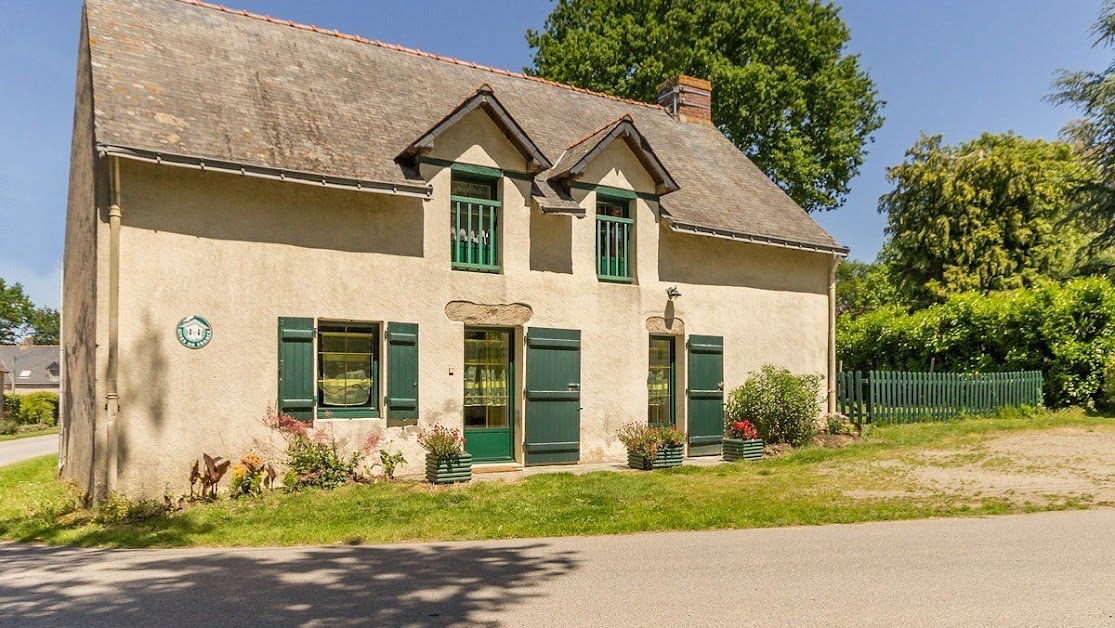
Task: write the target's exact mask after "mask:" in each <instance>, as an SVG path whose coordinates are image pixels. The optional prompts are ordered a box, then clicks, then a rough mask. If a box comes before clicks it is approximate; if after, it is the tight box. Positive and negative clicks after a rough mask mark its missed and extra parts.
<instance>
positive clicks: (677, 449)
mask: <svg viewBox="0 0 1115 628" xmlns="http://www.w3.org/2000/svg"><path fill="white" fill-rule="evenodd" d="M683 449H684V447H683V446H682V445H673V446H671V447H663V448H661V449H659V450H658V455H657V456H655V457H654V458H653V459H652V458H647V457H646V456H644V455H642V454H637V453H635V452H633V451H629V452H627V466H629V467H631V468H632V469H642V470H643V471H650V470H651V469H668V468H670V467H680V466H681V460H682V450H683Z"/></svg>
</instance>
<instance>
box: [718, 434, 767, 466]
mask: <svg viewBox="0 0 1115 628" xmlns="http://www.w3.org/2000/svg"><path fill="white" fill-rule="evenodd" d="M762 457H763V439H761V438H753V439H751V440H743V439H742V438H725V439H724V459H725V460H727V461H728V462H735V461H736V460H760V459H762Z"/></svg>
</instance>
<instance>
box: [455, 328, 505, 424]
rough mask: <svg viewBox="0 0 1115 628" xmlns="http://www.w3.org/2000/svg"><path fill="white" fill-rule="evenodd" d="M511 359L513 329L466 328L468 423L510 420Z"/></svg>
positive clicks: (465, 382)
mask: <svg viewBox="0 0 1115 628" xmlns="http://www.w3.org/2000/svg"><path fill="white" fill-rule="evenodd" d="M510 362H511V337H510V333H509V332H506V331H466V332H465V368H464V387H465V390H464V392H465V426H467V427H507V426H508V425H509V424H510V400H511V389H510V385H509V376H510V370H511V363H510Z"/></svg>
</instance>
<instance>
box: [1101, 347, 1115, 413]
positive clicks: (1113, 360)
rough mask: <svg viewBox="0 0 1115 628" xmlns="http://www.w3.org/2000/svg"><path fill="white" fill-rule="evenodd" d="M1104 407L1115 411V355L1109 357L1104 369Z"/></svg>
mask: <svg viewBox="0 0 1115 628" xmlns="http://www.w3.org/2000/svg"><path fill="white" fill-rule="evenodd" d="M1103 405H1104V407H1105V408H1107V409H1108V410H1112V409H1115V353H1112V354H1111V355H1110V356H1108V357H1107V364H1105V365H1104V367H1103Z"/></svg>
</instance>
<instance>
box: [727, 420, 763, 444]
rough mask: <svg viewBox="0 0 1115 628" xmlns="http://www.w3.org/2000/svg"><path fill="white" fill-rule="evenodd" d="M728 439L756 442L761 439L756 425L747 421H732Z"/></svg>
mask: <svg viewBox="0 0 1115 628" xmlns="http://www.w3.org/2000/svg"><path fill="white" fill-rule="evenodd" d="M728 438H739V439H742V440H755V439H756V438H759V430H758V429H756V427H755V424H754V423H752V422H751V421H748V420H747V419H744V420H742V421H731V422H730V423H728Z"/></svg>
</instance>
